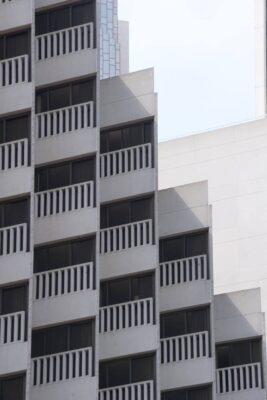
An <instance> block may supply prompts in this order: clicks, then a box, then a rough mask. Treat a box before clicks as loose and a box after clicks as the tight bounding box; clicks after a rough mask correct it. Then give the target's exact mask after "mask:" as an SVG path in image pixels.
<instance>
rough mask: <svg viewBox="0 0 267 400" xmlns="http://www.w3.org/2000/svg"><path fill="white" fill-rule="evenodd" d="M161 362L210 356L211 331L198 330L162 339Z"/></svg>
mask: <svg viewBox="0 0 267 400" xmlns="http://www.w3.org/2000/svg"><path fill="white" fill-rule="evenodd" d="M160 343H161V363H162V364H167V363H173V362H180V361H186V360H193V359H197V358H203V357H209V333H208V332H198V333H190V334H188V335H182V336H175V337H171V338H166V339H161V341H160Z"/></svg>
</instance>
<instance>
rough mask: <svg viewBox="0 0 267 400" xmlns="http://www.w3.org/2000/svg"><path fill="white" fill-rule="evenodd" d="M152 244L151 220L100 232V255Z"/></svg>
mask: <svg viewBox="0 0 267 400" xmlns="http://www.w3.org/2000/svg"><path fill="white" fill-rule="evenodd" d="M152 244H153V221H152V219H148V220H145V221H138V222H132V223H130V224H126V225H119V226H114V227H111V228H106V229H102V230H101V231H100V253H101V254H104V253H110V252H114V251H121V250H127V249H130V248H132V247H139V246H147V245H152Z"/></svg>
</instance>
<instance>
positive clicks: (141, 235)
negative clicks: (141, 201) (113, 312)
mask: <svg viewBox="0 0 267 400" xmlns="http://www.w3.org/2000/svg"><path fill="white" fill-rule="evenodd" d="M153 236H154V234H153V220H152V219H147V220H144V221H138V222H132V223H130V224H125V225H119V226H115V227H110V228H105V229H101V231H100V259H101V263H100V265H101V269H102V270H101V271H100V274H101V278H102V279H104V278H109V277H115V276H118V275H123V274H125V273H126V269H127V273H130V272H139V271H145V270H146V269H152V268H155V265H156V250H155V246H154V237H153Z"/></svg>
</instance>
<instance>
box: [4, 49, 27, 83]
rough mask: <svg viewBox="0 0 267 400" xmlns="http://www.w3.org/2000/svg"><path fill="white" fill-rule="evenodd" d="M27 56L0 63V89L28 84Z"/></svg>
mask: <svg viewBox="0 0 267 400" xmlns="http://www.w3.org/2000/svg"><path fill="white" fill-rule="evenodd" d="M28 68H29V56H28V54H25V55H22V56H18V57H14V58H8V59H6V60H1V61H0V88H1V87H6V86H10V85H15V84H20V83H27V82H29V74H28Z"/></svg>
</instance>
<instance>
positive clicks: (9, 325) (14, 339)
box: [0, 311, 28, 374]
mask: <svg viewBox="0 0 267 400" xmlns="http://www.w3.org/2000/svg"><path fill="white" fill-rule="evenodd" d="M25 333H26V319H25V311H21V312H16V313H12V314H5V315H1V316H0V360H3V361H4V362H1V361H0V374H4V373H5V374H6V373H14V372H17V371H20V370H23V369H26V368H27V351H28V349H27V342H25V339H26V337H25ZM14 360H15V362H14Z"/></svg>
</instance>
